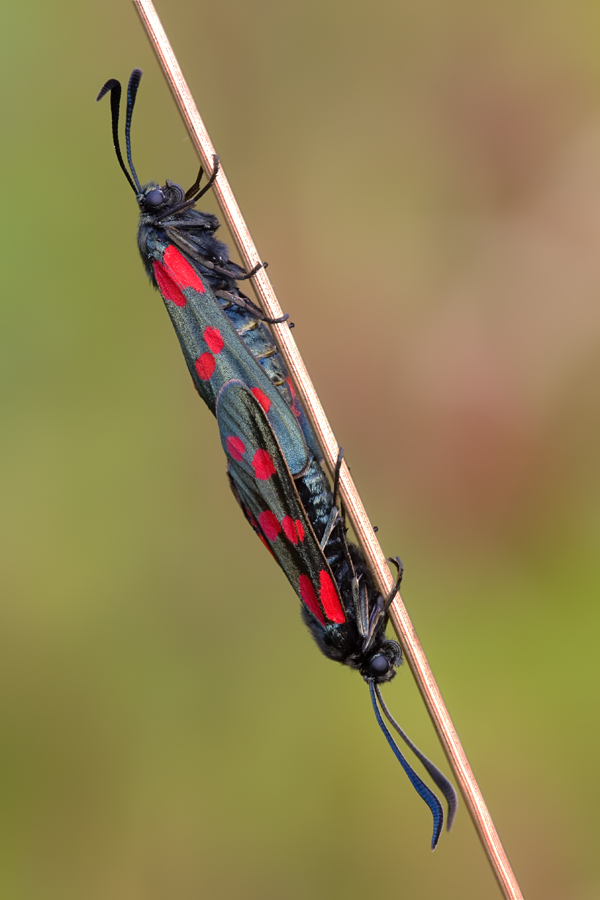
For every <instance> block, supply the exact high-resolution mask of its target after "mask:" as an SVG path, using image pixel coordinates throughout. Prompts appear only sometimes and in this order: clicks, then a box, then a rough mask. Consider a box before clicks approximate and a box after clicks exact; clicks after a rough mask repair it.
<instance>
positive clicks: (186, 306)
mask: <svg viewBox="0 0 600 900" xmlns="http://www.w3.org/2000/svg"><path fill="white" fill-rule="evenodd" d="M148 249H149V250H151V252H152V255H153V256H154V264H153V266H154V275H155V277H156V281H157V284H158V287H159V290H160V293H161V295H162V298H163V300H164V302H165V306H166V307H167V311H168V313H169V316H170V317H171V321H172V322H173V326H174V328H175V331H176V333H177V337H178V338H179V343H180V344H181V349H182V350H183V355H184V357H185V360H186V362H187V365H188V369H189V370H190V374H191V376H192V379H193V381H194V384H195V386H196V389H197V391H198V393H199V394H200V396H201V397H202V399H203V400H204V402H205V403H206V404H207V406H208V407H209V409H210V410H211V411H212V412H213V413H214V412H215V408H216V401H217V397H218V395H219V391H220V390H221V388H222V387H223V385H224V384H226V383H227V382H228V381H231V380H232V379H237V380H239V381H241V382H242V383H243V384H245V385H247V386H248V388H249V390H251V391H252V393H253V394H254V396H255V397H256V399H257V401H258V402H259V403H260V404H261V406H262V408H263V409H264V411H265V413H266V416H267V418H268V421H269V423H270V425H271V428H272V429H273V431H274V433H275V434H276V435H277V440H278V441H279V444H280V446H281V449H282V451H283V454H284V456H285V459H286V462H287V464H288V466H289V468H290V471H291V472H292V473H293V474H294V475H299V474H301V473H302V472H303V471H304V470H305V469H306V466H307V465H308V451H307V447H306V441H305V439H304V435H303V433H302V428H301V426H300V424H299V423H298V420H297V418H296V416H295V415H294V412H293V409H292V408H290V406H288V404H287V403H286V402H285V400H284V398H283V397H282V396H281V395H280V393H279V391H278V390H277V388H276V387H275V386H274V385H273V383H272V382H271V381H270V380H269V377H268V376H267V375H266V373H265V372H264V371H263V369H262V367H261V365H260V363H259V362H258V361H257V360H256V359H255V358H254V357H253V356H252V353H251V352H250V350H249V349H248V347H247V346H246V345H245V343H244V342H243V340H242V339H241V338H240V336H239V335H238V333H237V332H236V330H235V328H234V327H233V325H232V324H231V322H230V321H229V319H228V318H227V316H226V315H225V313H224V312H223V310H222V309H221V306H220V304H219V302H218V300H217V299H216V297H215V296H214V294H213V293H212V291H211V289H210V287H209V286H208V284H206V283H205V282H203V280H202V279H201V277H200V275H199V274H198V272H197V271H196V269H195V268H194V267H193V266H192V264H191V263H190V262H189V261H188V260H187V259H186V258H185V256H184V255H183V253H182V252H181V251H180V250H179V249H178V248H177V247H175V246H174V245H173V244H165V243H162V242H160V241H159V240H157V239H152V240H149V241H148Z"/></svg>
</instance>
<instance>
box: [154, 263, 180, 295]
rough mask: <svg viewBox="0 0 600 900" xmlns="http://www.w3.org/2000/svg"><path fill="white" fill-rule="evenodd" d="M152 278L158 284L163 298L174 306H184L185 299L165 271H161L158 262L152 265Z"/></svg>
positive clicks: (161, 268)
mask: <svg viewBox="0 0 600 900" xmlns="http://www.w3.org/2000/svg"><path fill="white" fill-rule="evenodd" d="M154 277H155V278H156V283H157V284H158V289H159V291H160V292H161V294H162V295H163V297H164V298H165V300H170V301H171V303H174V304H175V306H185V304H186V303H187V301H186V299H185V297H184V296H183V294H182V293H181V291H180V290H179V288H178V287H177V285H176V284H175V282H174V281H173V279H172V278H171V276H170V275H169V273H168V272H167V270H166V269H163V267H162V266H161V264H160V263H159V262H155V263H154Z"/></svg>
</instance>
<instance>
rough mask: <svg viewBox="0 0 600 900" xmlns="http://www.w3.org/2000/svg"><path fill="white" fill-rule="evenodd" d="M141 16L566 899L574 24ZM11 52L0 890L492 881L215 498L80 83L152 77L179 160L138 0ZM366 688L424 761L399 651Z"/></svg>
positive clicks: (577, 451)
mask: <svg viewBox="0 0 600 900" xmlns="http://www.w3.org/2000/svg"><path fill="white" fill-rule="evenodd" d="M159 11H160V12H161V13H162V14H163V16H164V23H165V25H166V27H167V29H168V31H169V33H170V35H171V39H172V41H173V44H174V46H175V48H176V50H177V52H178V54H179V56H180V60H181V63H182V65H183V67H184V70H185V73H186V75H187V78H188V80H189V83H190V85H191V86H192V89H193V90H194V92H195V95H196V97H197V100H198V103H199V105H200V108H201V111H202V113H203V115H204V117H205V120H206V123H207V125H208V128H209V129H210V131H211V134H212V137H213V140H214V142H215V144H216V147H217V149H218V152H219V153H220V155H221V158H222V160H223V164H224V166H225V168H226V170H227V173H228V175H229V178H230V180H231V182H232V184H233V186H234V189H235V191H236V193H237V194H238V197H239V200H240V203H241V205H242V208H243V210H244V212H245V214H246V216H247V219H248V222H249V224H250V227H251V229H252V231H253V233H254V236H255V238H256V240H257V243H258V246H259V248H260V252H261V253H262V254H263V255H264V257H265V258H266V259H268V260H269V261H270V263H271V268H270V269H269V272H270V274H271V276H272V278H273V281H274V283H275V286H276V289H277V291H278V293H279V296H280V298H281V301H282V304H283V306H284V308H285V309H286V310H287V311H289V312H290V313H291V314H292V317H293V319H294V321H295V322H296V325H297V327H296V331H295V335H296V337H297V340H298V342H299V344H300V347H301V350H302V351H303V353H304V354H305V357H306V361H307V363H308V365H309V368H310V371H311V373H312V375H313V378H314V381H315V383H316V385H317V388H318V389H319V391H320V393H321V395H322V398H323V401H324V403H325V406H326V409H327V410H328V411H329V414H330V417H331V421H332V423H333V426H334V428H335V431H336V434H337V436H338V439H339V440H340V442H341V443H343V444H344V446H345V447H346V452H347V458H348V460H349V463H350V465H351V466H352V471H353V474H354V476H355V478H356V481H357V483H358V485H359V487H360V489H361V491H362V492H363V495H364V499H365V502H366V504H367V507H368V509H369V511H370V513H371V515H372V517H373V521H374V522H376V523H377V524H378V525H379V528H380V537H381V538H382V542H383V546H384V548H385V550H386V551H387V552H388V553H390V554H396V553H400V554H401V555H402V557H403V560H404V562H405V565H406V572H407V574H406V583H405V590H404V593H405V598H406V601H407V603H408V605H409V608H410V610H411V613H412V614H413V616H414V620H415V623H416V625H417V628H418V630H419V634H420V636H421V638H422V640H423V643H424V645H425V648H426V650H427V652H428V655H429V656H430V659H431V662H432V665H433V667H434V671H435V672H436V675H437V677H438V679H439V682H440V685H441V687H442V690H443V692H444V694H445V696H446V699H447V702H448V705H449V707H450V710H451V712H452V714H453V716H454V717H455V720H456V724H457V726H458V729H459V732H460V734H461V736H462V738H463V741H464V744H465V747H466V749H467V752H468V754H469V756H470V759H471V762H472V764H473V767H474V769H475V772H476V773H477V775H478V776H479V778H480V782H481V785H482V788H483V790H484V793H485V795H486V798H487V800H488V803H489V806H490V808H491V810H492V813H493V815H494V817H495V820H496V822H497V825H498V828H499V831H500V833H501V836H502V837H503V839H504V841H505V844H506V848H507V850H508V852H509V855H510V857H511V859H512V861H513V865H514V868H515V870H516V872H517V874H518V876H519V878H520V880H521V882H522V886H523V889H524V891H525V894H526V896H527V897H528V898H529V900H533V898H544V900H592V898H594V897H597V896H599V895H600V882H599V880H598V869H597V865H596V859H597V846H598V824H597V822H598V815H597V804H598V786H597V782H596V780H595V779H594V778H593V773H594V772H595V768H596V762H597V759H598V754H599V750H600V748H599V742H600V741H599V737H600V736H599V729H598V724H597V709H598V675H597V650H596V645H597V640H598V637H597V635H598V619H599V617H600V613H599V604H598V594H599V588H600V565H599V558H600V557H599V553H598V542H599V538H600V471H599V470H600V253H599V247H600V52H599V51H600V46H599V41H598V34H599V27H598V26H599V24H600V23H599V21H598V20H599V13H598V9H597V7H596V6H594V5H593V4H589V3H582V2H581V3H580V2H575V3H573V2H571V3H566V2H563V3H547V4H544V5H543V6H542V5H540V4H539V3H535V2H532V0H521V2H519V3H492V4H475V3H471V2H467V0H456V2H453V3H447V2H443V0H431V2H428V3H422V2H416V0H401V2H399V3H391V2H384V0H374V2H370V3H367V2H362V0H361V2H347V0H346V2H325V3H323V2H314V0H301V2H300V0H290V2H286V3H275V2H267V0H263V2H260V0H257V2H252V0H250V2H242V0H221V2H219V3H216V4H215V3H212V4H211V3H206V4H198V3H189V2H187V0H178V2H172V3H170V4H166V3H164V2H163V3H162V5H161V7H160V9H159ZM0 41H1V43H2V53H1V54H0V60H1V62H0V65H1V66H2V68H3V76H2V84H3V94H2V133H3V139H2V154H3V159H2V211H3V214H2V223H1V226H0V227H1V228H2V241H1V248H2V249H1V252H2V273H3V291H2V295H3V300H2V304H1V327H0V342H1V350H0V366H1V369H2V379H1V390H2V401H3V403H2V416H3V440H2V442H1V443H0V453H1V465H0V472H1V475H0V478H1V479H2V487H1V496H2V513H1V529H2V604H1V607H0V618H1V628H0V635H1V636H0V714H1V718H2V728H1V732H0V734H1V737H0V778H1V780H2V785H1V789H0V796H1V798H2V800H1V802H0V828H1V832H0V858H1V861H0V894H1V896H2V897H6V898H10V900H55V898H56V900H81V898H85V900H106V898H109V897H110V898H111V900H167V898H169V900H172V898H177V900H196V898H199V897H203V898H204V897H206V898H209V897H210V898H211V900H212V898H223V900H228V898H235V900H241V898H244V900H253V898H260V900H271V898H273V900H280V898H282V897H285V898H286V900H305V898H307V897H310V898H311V900H325V898H327V900H342V898H344V900H359V898H361V900H362V898H364V897H378V896H390V897H396V896H398V897H400V896H402V897H410V898H420V897H423V898H432V897H444V898H445V900H454V898H457V900H458V898H460V900H466V898H469V900H470V898H473V900H484V898H490V900H491V898H495V897H497V896H498V893H497V888H496V886H495V884H494V881H493V878H492V876H491V874H490V873H489V871H488V869H487V866H486V863H485V861H484V858H483V854H482V853H481V851H480V848H479V845H478V841H477V839H476V837H475V834H474V831H473V829H472V827H471V825H470V823H469V820H468V816H467V815H466V813H465V810H464V807H463V808H462V810H461V812H460V815H459V818H458V821H457V824H456V829H455V832H454V833H453V834H451V835H450V836H449V837H448V836H444V838H443V839H442V841H441V843H440V847H439V849H438V850H437V851H436V853H435V854H434V855H433V856H431V854H430V852H429V849H428V845H429V831H430V822H429V814H428V812H427V810H426V808H425V807H424V805H423V804H422V803H421V802H420V801H419V799H418V798H417V797H416V795H415V794H414V793H413V792H412V791H411V789H410V787H409V785H408V783H407V782H406V779H405V778H404V776H403V774H402V772H401V771H400V770H399V767H398V766H397V764H396V762H395V761H394V759H393V757H392V755H391V754H390V753H389V750H388V748H387V747H386V746H385V742H384V740H383V738H382V736H381V734H380V733H379V732H378V729H377V727H376V724H375V722H374V721H373V719H372V713H371V711H370V709H369V702H368V696H367V691H366V689H365V687H364V685H363V684H362V683H360V680H359V679H358V678H357V677H356V676H354V675H353V674H352V673H350V672H348V671H345V670H343V669H341V668H340V667H336V666H335V665H333V664H331V663H329V662H328V661H327V660H325V659H323V658H321V657H320V655H319V654H318V652H317V651H316V649H315V648H313V647H312V646H311V644H310V640H309V637H308V635H307V633H306V631H305V629H304V628H303V626H302V624H301V622H300V620H299V616H298V611H297V602H296V600H295V597H294V596H293V594H292V592H291V590H290V588H289V586H288V585H287V583H286V581H285V579H284V577H283V575H282V574H281V573H280V572H278V571H277V570H276V567H275V566H274V565H273V562H272V560H270V559H269V557H268V555H267V554H266V553H265V552H264V550H263V549H262V548H261V547H260V545H259V543H258V541H257V540H256V539H255V537H254V535H253V534H252V533H251V530H250V529H249V528H248V527H247V526H246V524H245V522H244V521H243V520H242V517H241V515H240V514H239V511H238V509H237V508H236V504H235V502H234V501H233V499H232V497H231V496H230V495H229V490H228V488H227V485H226V480H225V473H224V461H223V458H222V452H221V448H220V444H219V440H218V437H217V431H216V425H215V422H214V420H213V419H212V418H211V416H210V415H209V413H208V412H207V411H206V410H205V409H204V408H203V407H202V404H201V403H199V401H198V398H197V396H196V395H195V392H194V391H193V389H192V386H191V383H190V380H189V377H188V375H187V372H186V370H185V366H184V364H183V361H182V359H181V354H180V351H179V348H178V346H177V343H176V340H175V337H174V334H173V333H172V330H171V327H170V325H169V322H168V320H167V316H166V315H165V313H164V310H163V308H162V304H161V302H160V298H159V297H158V296H157V295H156V294H154V293H153V292H152V291H151V289H150V287H149V285H148V283H147V281H146V280H145V278H144V275H143V271H142V267H141V264H140V261H139V259H138V258H137V251H136V248H135V229H136V207H135V201H134V198H133V196H132V194H131V191H130V189H129V187H128V185H127V184H126V182H125V179H124V178H123V177H122V174H121V172H120V171H119V169H118V166H117V163H116V160H115V158H114V154H113V151H112V147H111V137H110V126H109V109H108V103H107V101H106V100H105V101H104V102H103V103H102V104H101V105H98V106H96V105H95V103H94V97H95V95H96V93H97V91H98V90H99V88H100V86H101V85H102V84H103V82H104V81H105V80H106V79H107V78H109V77H119V78H121V79H126V78H127V76H128V74H129V72H130V71H131V69H132V68H133V67H134V66H141V67H142V68H143V69H144V70H145V75H144V79H143V82H142V86H141V90H140V94H139V102H138V109H137V112H136V118H135V121H134V128H133V131H134V155H135V160H136V164H137V168H138V172H139V174H140V177H141V178H142V180H149V179H150V178H155V179H158V180H163V179H165V178H167V177H170V178H172V179H173V180H175V181H179V182H182V183H183V184H184V185H185V186H186V187H187V186H188V185H189V183H191V182H192V181H193V179H194V176H195V174H196V167H197V162H196V159H195V156H194V153H193V150H192V147H191V144H190V141H189V139H188V138H187V136H186V133H185V131H184V128H183V126H182V124H181V123H180V121H179V118H178V114H177V112H176V110H175V108H174V105H173V103H172V101H171V98H170V95H169V93H168V90H167V88H166V87H165V85H164V83H163V80H162V77H161V75H160V73H159V71H158V67H157V64H156V62H155V61H154V59H153V56H152V53H151V51H150V49H149V46H148V44H147V41H146V38H145V36H144V34H143V32H142V30H141V27H140V25H139V23H138V21H137V18H136V15H135V12H134V11H133V8H132V7H131V5H130V4H128V3H121V2H116V0H106V2H105V3H102V4H95V5H94V4H89V3H84V4H81V3H75V2H62V3H59V4H58V5H57V4H52V3H41V2H39V0H34V2H33V3H31V4H27V5H23V6H21V5H20V4H10V5H8V6H7V7H6V9H4V11H3V28H2V33H1V37H0ZM208 205H209V208H214V201H213V200H212V198H210V199H209V202H208ZM386 697H387V698H388V701H389V704H390V706H391V708H392V709H393V710H394V711H395V712H396V714H397V715H398V716H399V718H400V720H401V722H402V723H403V725H404V726H405V727H406V729H407V730H408V732H409V733H410V734H411V735H412V736H413V737H414V739H415V740H416V741H417V742H418V743H419V744H420V745H421V746H422V747H423V749H424V750H426V751H428V752H429V753H431V755H432V756H434V758H435V759H436V760H437V761H438V762H440V763H441V764H442V765H444V762H443V758H442V755H441V752H440V751H439V749H438V747H437V744H436V739H435V736H434V734H433V732H432V730H431V727H430V725H429V723H428V720H427V716H426V714H425V712H424V710H423V708H422V705H421V703H420V701H419V698H418V695H417V692H416V689H415V688H414V685H413V683H412V679H411V676H410V673H409V672H408V671H404V672H402V674H401V675H400V677H399V678H398V679H397V680H396V681H395V682H394V684H393V685H391V686H390V688H389V690H388V693H387V694H386Z"/></svg>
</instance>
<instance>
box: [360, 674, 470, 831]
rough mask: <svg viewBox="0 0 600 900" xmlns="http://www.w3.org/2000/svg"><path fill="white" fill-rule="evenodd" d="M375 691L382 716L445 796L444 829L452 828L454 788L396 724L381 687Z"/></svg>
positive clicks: (455, 804)
mask: <svg viewBox="0 0 600 900" xmlns="http://www.w3.org/2000/svg"><path fill="white" fill-rule="evenodd" d="M375 691H376V693H377V699H378V700H379V704H380V706H381V708H382V710H383V714H384V716H385V717H386V719H387V720H388V722H389V723H390V725H391V726H392V727H393V728H395V729H396V731H397V732H398V734H399V735H400V737H401V738H402V740H403V741H404V743H405V744H407V746H409V747H410V749H411V750H412V752H413V753H414V754H415V756H416V757H417V759H420V760H421V762H422V763H423V765H424V767H425V768H426V769H427V771H428V772H429V774H430V776H431V780H432V781H433V782H434V783H435V784H436V785H437V787H439V789H440V791H441V792H442V794H443V795H444V797H445V798H446V802H447V804H448V822H447V824H446V830H447V831H450V829H451V828H452V823H453V822H454V817H455V815H456V810H457V809H458V796H457V794H456V791H455V790H454V786H453V785H452V784H451V783H450V782H449V781H448V779H447V778H446V776H445V775H444V773H443V772H440V770H439V769H438V767H437V766H436V765H435V764H434V763H432V762H431V760H430V759H427V757H426V756H425V754H424V753H422V752H421V751H420V750H419V748H418V747H417V746H416V745H415V744H413V742H412V741H411V739H410V738H409V736H408V735H407V734H406V732H405V731H404V730H403V729H402V728H401V727H400V725H398V723H397V722H396V720H395V719H394V717H393V715H392V714H391V713H390V711H389V709H388V708H387V706H386V704H385V701H384V699H383V697H382V696H381V688H380V687H379V685H378V684H376V685H375Z"/></svg>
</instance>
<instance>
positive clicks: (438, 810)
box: [369, 684, 444, 850]
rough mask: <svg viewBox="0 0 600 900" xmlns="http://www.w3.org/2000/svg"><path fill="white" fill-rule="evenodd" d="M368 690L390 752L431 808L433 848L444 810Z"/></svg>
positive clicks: (373, 687)
mask: <svg viewBox="0 0 600 900" xmlns="http://www.w3.org/2000/svg"><path fill="white" fill-rule="evenodd" d="M369 691H370V694H371V702H372V704H373V709H374V710H375V716H376V718H377V722H378V723H379V727H380V728H381V730H382V731H383V733H384V735H385V738H386V740H387V742H388V744H389V745H390V747H391V748H392V752H393V754H394V756H395V757H396V759H397V760H398V762H399V763H400V765H401V766H402V768H403V769H404V771H405V772H406V774H407V775H408V780H409V781H410V783H411V784H412V786H413V787H414V789H415V791H416V792H417V794H418V795H419V797H420V798H421V799H422V800H424V801H425V803H426V804H427V806H428V807H429V809H430V810H431V814H432V816H433V836H432V838H431V849H432V850H435V848H436V845H437V842H438V841H439V839H440V834H441V832H442V827H443V825H444V810H443V809H442V804H441V803H440V801H439V800H438V798H437V797H436V796H435V794H434V793H433V791H432V790H430V789H429V788H428V787H427V785H426V784H425V782H424V781H422V780H421V779H420V778H419V776H418V775H417V773H416V772H415V770H414V769H413V768H412V767H411V766H410V764H409V763H408V762H407V760H406V759H405V758H404V757H403V756H402V753H401V752H400V749H399V748H398V747H397V745H396V742H395V741H394V738H393V737H392V736H391V734H390V733H389V731H388V729H387V728H386V724H385V722H384V721H383V719H382V718H381V713H380V712H379V707H378V706H377V698H376V695H375V685H373V684H370V685H369Z"/></svg>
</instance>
